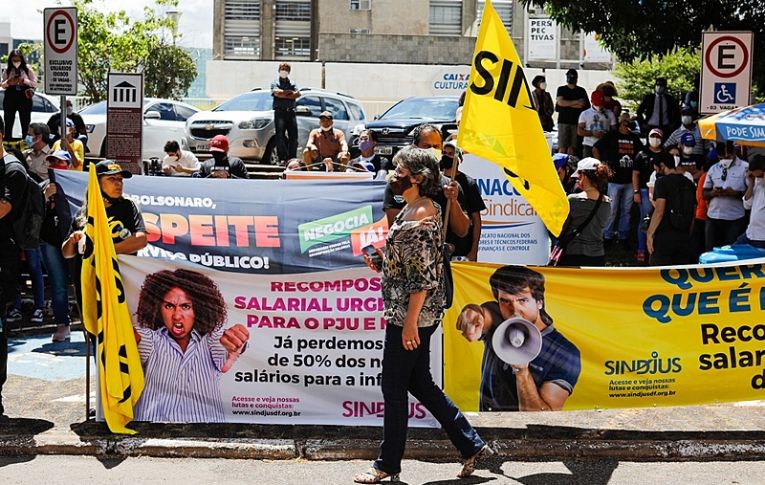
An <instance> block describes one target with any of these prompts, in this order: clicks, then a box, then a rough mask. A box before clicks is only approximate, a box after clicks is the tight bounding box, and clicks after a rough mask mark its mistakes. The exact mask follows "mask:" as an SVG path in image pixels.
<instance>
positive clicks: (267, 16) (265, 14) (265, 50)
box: [260, 0, 276, 61]
mask: <svg viewBox="0 0 765 485" xmlns="http://www.w3.org/2000/svg"><path fill="white" fill-rule="evenodd" d="M275 43H276V1H275V0H263V1H262V2H261V4H260V59H261V60H264V61H269V60H273V59H274V58H275V55H276V49H275Z"/></svg>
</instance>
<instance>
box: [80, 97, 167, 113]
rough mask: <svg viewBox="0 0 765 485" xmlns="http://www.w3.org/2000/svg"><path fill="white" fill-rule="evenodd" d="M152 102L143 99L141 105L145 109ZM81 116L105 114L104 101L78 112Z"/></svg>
mask: <svg viewBox="0 0 765 485" xmlns="http://www.w3.org/2000/svg"><path fill="white" fill-rule="evenodd" d="M150 102H152V100H151V99H144V100H143V105H144V107H146V105H147V104H149V103H150ZM80 114H81V115H105V114H106V101H99V102H98V103H96V104H91V105H90V106H88V107H87V108H85V109H83V110H81V111H80Z"/></svg>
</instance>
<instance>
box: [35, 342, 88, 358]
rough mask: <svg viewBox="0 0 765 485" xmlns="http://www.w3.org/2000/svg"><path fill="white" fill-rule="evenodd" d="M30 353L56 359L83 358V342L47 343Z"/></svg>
mask: <svg viewBox="0 0 765 485" xmlns="http://www.w3.org/2000/svg"><path fill="white" fill-rule="evenodd" d="M32 352H38V353H41V354H50V355H55V356H56V357H85V342H69V341H65V342H48V343H45V344H43V345H41V346H40V347H37V348H36V349H33V350H32Z"/></svg>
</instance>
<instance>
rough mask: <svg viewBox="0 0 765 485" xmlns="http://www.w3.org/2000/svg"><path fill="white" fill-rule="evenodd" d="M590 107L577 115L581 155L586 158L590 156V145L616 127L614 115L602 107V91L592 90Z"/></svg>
mask: <svg viewBox="0 0 765 485" xmlns="http://www.w3.org/2000/svg"><path fill="white" fill-rule="evenodd" d="M590 100H591V101H592V107H591V108H590V109H586V110H584V111H582V114H580V115H579V125H578V128H577V134H578V135H579V136H581V137H583V139H582V155H583V156H584V157H585V158H587V157H591V156H592V147H593V146H594V145H595V143H597V142H598V141H599V140H600V139H601V138H603V137H604V136H605V135H606V133H608V132H609V131H612V130H615V129H616V116H614V113H613V112H611V111H608V110H606V109H604V108H603V104H604V99H603V93H601V92H600V91H593V92H592V97H591V99H590Z"/></svg>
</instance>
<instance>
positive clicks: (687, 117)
mask: <svg viewBox="0 0 765 485" xmlns="http://www.w3.org/2000/svg"><path fill="white" fill-rule="evenodd" d="M694 113H695V112H694V111H693V108H691V107H690V106H683V107H682V108H681V109H680V123H681V124H680V126H679V127H678V128H677V129H676V130H675V131H673V132H672V134H671V135H669V137H668V138H667V141H666V142H664V149H665V150H667V151H669V153H671V154H673V155H681V152H682V149H681V148H680V147H679V146H678V145H679V144H680V142H681V141H682V140H683V136H684V135H685V134H686V133H688V134H690V135H691V137H692V138H693V142H694V143H693V144H691V145H688V144H686V145H685V146H686V147H692V148H693V150H692V151H691V152H690V153H686V155H694V156H695V157H699V159H700V158H701V157H703V156H704V154H705V153H706V151H707V150H706V147H707V145H706V144H707V141H706V140H704V139H703V138H701V130H700V129H699V125H698V123H696V120H695V119H694ZM685 139H686V140H687V139H688V138H687V137H686V138H685Z"/></svg>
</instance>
